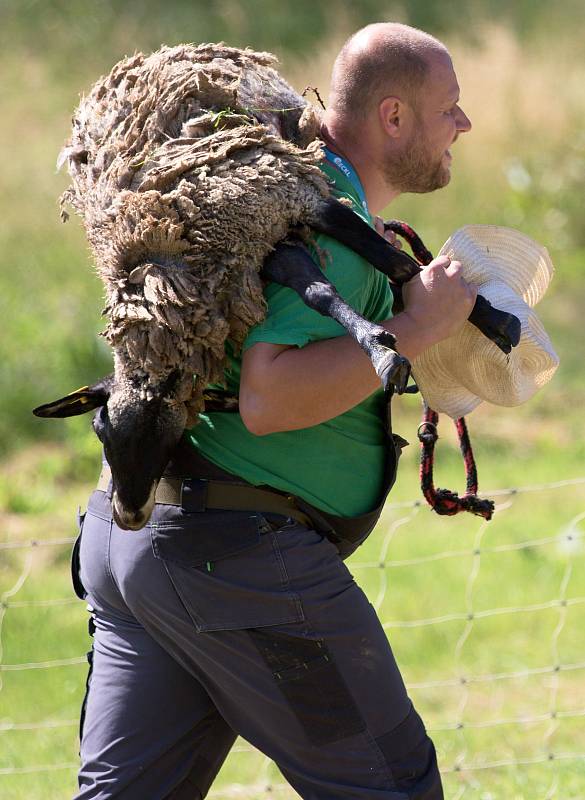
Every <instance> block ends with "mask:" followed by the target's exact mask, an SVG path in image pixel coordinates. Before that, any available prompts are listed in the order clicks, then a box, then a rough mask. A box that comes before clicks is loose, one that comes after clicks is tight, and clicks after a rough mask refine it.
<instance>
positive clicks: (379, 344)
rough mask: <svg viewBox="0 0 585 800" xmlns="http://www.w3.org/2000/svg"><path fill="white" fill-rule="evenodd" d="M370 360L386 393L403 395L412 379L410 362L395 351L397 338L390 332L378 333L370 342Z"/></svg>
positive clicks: (382, 331) (382, 330)
mask: <svg viewBox="0 0 585 800" xmlns="http://www.w3.org/2000/svg"><path fill="white" fill-rule="evenodd" d="M369 345H370V348H369V349H370V358H371V359H372V364H373V365H374V369H375V370H376V373H377V375H378V377H379V378H380V380H381V382H382V386H383V388H384V391H385V392H388V391H390V390H393V391H395V392H396V393H397V394H402V393H403V392H404V390H405V389H406V386H407V384H408V378H409V377H410V361H409V360H408V359H407V358H405V357H404V356H401V355H400V353H397V352H396V350H394V349H393V348H394V346H395V345H396V338H395V337H394V336H393V335H392V334H391V333H389V332H388V331H386V330H384V329H381V331H377V332H376V333H375V334H374V335H373V336H372V337H371V339H370V341H369Z"/></svg>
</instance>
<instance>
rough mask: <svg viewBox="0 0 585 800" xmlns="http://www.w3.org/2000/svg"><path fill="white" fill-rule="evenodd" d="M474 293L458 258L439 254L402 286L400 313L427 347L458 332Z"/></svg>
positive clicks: (469, 312)
mask: <svg viewBox="0 0 585 800" xmlns="http://www.w3.org/2000/svg"><path fill="white" fill-rule="evenodd" d="M476 297H477V288H476V287H475V286H472V285H471V284H469V283H467V282H466V281H465V280H464V279H463V276H462V275H461V264H460V262H459V261H451V260H450V259H449V258H448V257H447V256H439V257H438V258H435V259H434V260H433V261H431V263H430V264H429V265H428V266H426V267H423V269H422V271H421V272H420V274H419V275H417V276H415V277H414V278H412V280H410V281H409V282H408V283H405V284H404V286H403V287H402V299H403V301H404V312H403V313H404V314H405V315H407V316H408V317H410V319H411V320H412V322H413V324H414V327H415V328H416V329H418V330H419V331H420V332H421V335H422V336H423V337H424V341H425V345H426V347H429V346H430V345H431V344H436V343H437V342H440V341H441V340H442V339H447V338H448V337H449V336H453V335H454V334H455V333H457V331H458V330H459V329H460V328H461V326H462V325H463V323H464V322H465V321H466V320H467V318H468V317H469V315H470V314H471V310H472V309H473V305H474V303H475V298H476Z"/></svg>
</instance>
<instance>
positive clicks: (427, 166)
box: [77, 24, 475, 800]
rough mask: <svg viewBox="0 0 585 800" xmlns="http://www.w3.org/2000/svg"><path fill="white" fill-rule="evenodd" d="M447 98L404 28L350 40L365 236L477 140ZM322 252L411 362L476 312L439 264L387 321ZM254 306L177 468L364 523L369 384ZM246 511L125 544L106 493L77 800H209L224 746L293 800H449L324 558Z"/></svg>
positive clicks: (379, 280) (165, 513) (321, 330)
mask: <svg viewBox="0 0 585 800" xmlns="http://www.w3.org/2000/svg"><path fill="white" fill-rule="evenodd" d="M458 99H459V89H458V85H457V80H456V77H455V73H454V71H453V66H452V64H451V59H450V57H449V55H448V53H447V51H446V49H445V48H444V46H443V45H442V44H440V43H439V42H438V41H437V40H435V39H434V38H432V37H430V36H428V35H427V34H424V33H422V32H420V31H417V30H414V29H412V28H408V27H406V26H402V25H396V24H378V25H371V26H368V27H367V28H365V29H363V30H362V31H359V32H358V33H357V34H356V35H354V36H353V37H352V38H351V39H350V40H349V41H348V42H347V43H346V45H345V46H344V48H343V50H342V51H341V53H340V55H339V57H338V58H337V60H336V63H335V67H334V72H333V80H332V92H331V102H330V107H329V110H328V111H327V113H326V115H325V120H324V127H323V138H324V141H325V143H326V145H327V147H328V152H327V158H328V162H327V164H326V165H325V166H324V170H325V171H326V172H327V174H328V175H329V176H330V177H331V178H332V180H334V181H335V189H334V191H335V192H336V193H337V194H338V195H339V196H344V197H346V199H347V200H349V201H350V202H351V203H352V205H353V207H354V210H355V211H356V213H359V214H361V215H362V216H363V217H364V218H365V219H367V220H368V221H371V219H372V218H371V214H377V213H379V212H380V211H381V210H382V209H383V208H384V207H386V206H387V205H388V203H389V202H391V201H392V200H393V199H394V197H396V196H398V195H399V194H400V193H401V192H404V191H413V192H428V191H432V190H434V189H437V188H440V187H442V186H444V185H446V184H447V183H448V181H449V177H450V164H451V154H450V150H449V148H450V147H451V145H452V144H453V142H454V141H455V140H456V139H457V137H458V135H459V134H461V133H464V132H465V131H467V130H469V128H470V127H471V126H470V122H469V120H468V119H467V117H466V116H465V114H464V113H463V111H462V110H461V109H460V107H459V105H458ZM377 227H378V230H379V232H383V229H382V228H381V227H380V222H379V221H378V222H377ZM318 245H319V247H321V248H322V249H326V250H327V251H328V252H329V254H330V264H329V266H328V274H329V276H330V278H331V279H332V281H333V282H334V283H335V284H336V286H337V288H338V289H339V291H340V293H341V294H342V295H343V296H344V298H345V299H346V300H347V301H348V302H350V303H351V304H352V305H353V306H354V307H355V308H356V309H357V310H358V311H360V312H361V313H362V314H364V315H365V316H366V317H368V318H370V319H372V320H373V321H376V322H382V323H383V324H384V326H385V327H386V328H387V329H388V330H389V331H391V332H392V333H394V334H395V336H396V337H397V342H398V349H399V351H400V352H401V353H403V354H404V355H405V356H407V357H408V358H410V359H412V358H414V357H415V356H416V355H417V354H418V353H420V352H421V351H422V350H423V349H424V348H425V347H427V346H429V345H431V344H433V343H434V342H437V341H439V340H441V339H443V338H446V337H447V336H449V335H451V334H452V333H454V332H455V331H456V330H457V329H458V328H459V327H460V326H461V325H462V324H463V322H464V320H465V319H466V318H467V316H468V315H469V313H470V311H471V308H472V306H473V303H474V300H475V290H474V289H473V288H472V287H470V286H468V285H467V284H466V283H465V282H464V281H463V279H462V278H461V276H460V266H459V265H458V264H457V263H455V262H453V263H449V261H448V259H445V258H443V259H441V260H435V261H434V262H433V264H431V265H430V266H429V267H428V268H426V269H425V270H424V271H423V272H422V273H421V276H420V277H418V278H416V279H414V280H413V281H411V282H410V283H409V284H408V285H407V286H405V287H404V293H403V297H404V304H405V309H404V311H403V312H402V313H400V314H397V315H396V316H395V317H392V316H391V307H392V295H391V291H390V289H389V287H388V283H387V281H386V280H385V279H384V278H383V276H382V275H381V274H379V273H378V272H376V271H375V270H374V269H373V268H372V267H370V265H368V264H366V263H365V262H363V261H362V260H361V259H360V258H358V257H357V256H355V254H353V253H350V252H349V251H347V250H346V249H345V248H343V246H342V245H340V244H339V243H337V242H334V241H333V240H330V239H327V238H326V237H319V240H318ZM266 296H267V301H268V316H267V319H266V321H265V322H264V323H263V324H262V325H260V326H258V327H257V328H255V329H253V330H252V331H251V332H250V335H249V337H248V340H247V341H246V344H245V347H244V353H243V356H242V357H241V358H236V357H234V358H233V359H232V362H231V366H230V369H229V370H228V371H227V373H226V381H227V383H228V387H229V388H230V389H232V390H233V391H235V392H238V393H239V398H240V413H239V414H227V413H215V414H210V415H208V416H207V417H206V418H204V419H203V420H202V422H201V423H200V425H198V426H197V427H196V428H194V429H193V430H192V431H188V432H186V436H185V440H184V442H183V451H184V450H185V447H187V449H188V450H189V451H190V452H191V453H192V454H193V463H198V464H199V466H200V465H201V464H204V469H205V470H206V472H205V473H201V472H198V473H197V475H196V477H206V478H210V479H216V478H219V479H220V480H221V479H222V477H223V478H227V479H229V477H230V475H231V476H234V475H235V476H238V477H239V478H242V479H244V480H245V481H247V482H249V483H250V484H254V485H266V486H269V487H273V488H274V489H277V490H280V491H284V492H288V493H290V494H292V495H297V496H298V497H300V498H302V499H303V500H305V501H307V502H309V503H311V504H312V506H314V507H315V508H316V509H317V510H318V511H319V510H320V511H323V512H326V513H328V514H331V515H336V516H338V517H344V518H353V517H359V516H360V515H362V514H364V513H366V512H368V511H370V510H371V509H372V508H373V507H375V506H376V504H377V503H378V502H379V500H380V495H381V494H382V493H383V489H384V485H383V484H384V478H383V473H384V462H385V459H387V457H388V456H387V451H386V435H385V431H384V425H383V420H382V416H383V411H384V399H383V396H382V393H381V391H380V389H379V383H378V379H377V377H376V375H375V373H374V371H373V369H372V366H371V363H370V361H369V359H368V358H367V357H366V356H365V354H364V353H363V352H362V351H361V350H360V349H359V347H358V346H357V345H356V344H355V342H353V341H352V340H350V339H349V337H347V336H346V335H344V332H343V330H342V329H341V328H340V327H339V326H337V324H336V323H335V322H333V321H332V320H330V319H328V318H322V317H320V316H319V315H318V314H316V313H315V312H312V311H310V310H309V309H307V308H306V307H305V306H304V305H303V304H302V303H301V302H300V300H299V299H298V298H297V297H296V295H294V293H293V292H292V291H290V290H288V289H285V288H283V287H280V286H275V285H270V286H268V287H267V289H266ZM192 445H195V446H196V448H194V447H192ZM196 453H198V454H199V455H196ZM201 456H203V457H204V458H205V460H203V461H202V459H201ZM187 459H188V455H187ZM197 459H199V460H198V461H197ZM182 474H184V471H183V473H182ZM257 511H258V513H255V514H251V513H250V512H249V511H248V512H245V511H222V510H216V511H209V510H207V511H205V512H204V513H202V512H197V511H195V512H194V513H193V512H189V510H188V509H187V510H183V509H181V508H178V509H177V507H176V506H172V505H164V504H158V503H157V505H156V507H155V512H154V514H153V522H152V524H151V525H150V526H149V528H147V529H144V530H143V531H140V532H138V533H127V532H123V531H121V530H119V529H118V528H116V526H115V525H113V523H112V521H111V512H110V507H109V498H108V497H107V495H105V493H103V492H95V493H94V495H93V496H92V498H91V501H90V505H89V509H88V513H87V515H86V517H85V520H84V523H83V533H82V536H81V539H80V562H81V564H80V571H79V577H80V579H81V584H82V586H83V593H84V596H86V597H87V599H88V601H89V603H90V606H91V608H92V609H93V619H94V626H95V644H94V651H93V652H94V655H93V670H92V673H91V676H90V679H89V681H88V687H89V690H88V694H87V698H86V703H85V704H84V706H85V708H84V719H83V720H82V741H81V757H82V766H81V771H80V776H79V781H80V791H79V794H78V795H77V797H78V798H84V800H88V798H100V800H102V799H103V798H113V797H120V798H128V800H134V798H136V800H137V799H138V798H140V799H141V800H143V799H144V798H152V800H158V798H160V799H161V800H162V798H172V799H173V800H182V799H184V800H187V798H188V799H189V800H194V798H202V797H204V796H205V795H206V793H207V791H208V789H209V787H210V786H211V783H212V781H213V779H214V777H215V775H216V773H217V771H218V769H219V768H220V766H221V764H222V762H223V760H224V759H225V757H226V755H227V753H228V752H229V749H230V747H231V746H232V744H233V741H234V739H235V736H236V734H240V735H242V736H243V737H245V738H246V739H247V740H248V741H250V742H252V743H253V744H254V745H256V746H257V747H259V748H260V749H261V750H262V751H263V752H265V753H266V754H267V755H269V756H270V757H271V758H273V759H274V760H275V761H276V763H277V764H278V765H279V767H280V769H281V771H282V772H283V774H284V776H285V778H286V779H287V780H288V781H289V782H290V784H291V785H292V786H293V787H294V789H295V790H296V791H297V792H298V793H299V794H300V795H301V796H302V797H303V798H308V799H310V800H317V799H318V800H325V799H326V800H334V799H335V798H363V799H364V800H365V799H367V798H395V800H399V799H400V800H402V799H403V798H406V797H409V798H418V799H419V800H423V799H424V800H437V799H438V798H441V797H443V794H442V789H441V781H440V777H439V773H438V768H437V763H436V757H435V752H434V748H433V745H432V742H431V741H430V739H429V738H428V736H427V735H426V733H425V730H424V727H423V724H422V721H421V720H420V717H419V716H418V715H417V713H416V711H415V710H414V708H413V707H412V704H411V702H410V700H409V699H408V697H407V695H406V692H405V689H404V685H403V682H402V679H401V677H400V673H399V672H398V668H397V666H396V664H395V662H394V658H393V656H392V652H391V649H390V646H389V644H388V641H387V639H386V636H385V634H384V631H383V629H382V627H381V625H380V622H379V620H378V619H377V617H376V615H375V613H374V611H373V609H372V607H371V606H370V604H369V603H368V602H367V600H366V598H365V596H364V594H363V593H362V591H361V590H360V589H359V588H358V587H357V586H356V584H355V583H354V581H353V578H352V576H351V575H350V573H349V571H348V570H347V568H346V567H345V565H344V564H343V562H342V561H341V559H340V558H339V555H338V553H337V549H336V547H335V546H334V544H332V542H331V541H329V540H328V539H327V538H326V537H325V536H323V535H322V534H320V533H318V532H317V531H315V530H313V529H312V528H311V524H310V521H309V520H308V519H307V518H306V517H305V518H303V517H299V515H298V514H296V515H295V514H292V513H291V517H290V518H287V517H286V516H283V515H282V514H278V513H270V512H269V511H267V509H266V508H263V507H258V509H257Z"/></svg>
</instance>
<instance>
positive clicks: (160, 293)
mask: <svg viewBox="0 0 585 800" xmlns="http://www.w3.org/2000/svg"><path fill="white" fill-rule="evenodd" d="M275 63H276V59H275V57H274V56H272V55H271V54H269V53H258V52H254V51H252V50H249V49H245V50H242V49H237V48H232V47H227V46H225V45H223V44H220V45H216V44H203V45H200V46H197V47H196V46H193V45H181V46H178V47H162V48H161V49H160V50H159V51H157V52H155V53H153V54H151V55H149V56H145V55H143V54H141V53H138V54H136V55H134V56H132V57H130V58H126V59H124V60H122V61H121V62H119V63H118V64H116V65H115V66H114V68H113V69H112V70H111V72H110V73H109V75H107V76H106V77H104V78H102V79H100V80H99V81H98V82H97V83H96V84H95V85H94V87H93V89H92V90H91V92H90V93H89V95H88V96H87V97H85V98H83V99H82V101H81V103H80V105H79V107H78V109H77V111H76V113H75V115H74V118H73V131H72V135H71V138H70V140H69V142H68V143H67V145H66V146H65V147H64V149H63V151H62V153H61V155H60V161H59V164H63V163H66V164H67V167H68V171H69V174H70V176H71V179H72V181H71V186H70V187H69V188H68V189H67V190H66V191H65V193H64V195H63V197H62V201H61V202H62V208H63V217H64V219H65V218H66V217H67V213H66V211H65V209H64V207H65V206H66V205H67V204H70V205H71V206H72V207H73V209H74V210H75V211H76V212H77V213H78V214H79V215H80V216H81V217H82V219H83V222H84V225H85V230H86V233H87V238H88V241H89V244H90V246H91V250H92V252H93V256H94V259H95V262H96V266H97V271H98V273H99V275H100V277H101V278H102V280H103V282H104V284H105V293H106V305H105V310H104V314H105V315H106V316H107V320H108V321H107V326H106V328H105V331H104V333H103V335H104V336H105V338H106V340H107V341H108V343H109V344H110V345H111V347H112V349H113V352H114V373H113V376H108V378H106V379H104V380H102V381H99V382H98V383H97V384H95V385H94V386H93V387H85V388H84V389H83V390H80V391H79V392H77V393H73V394H72V395H69V396H68V397H67V398H62V399H61V400H59V401H55V402H53V403H49V404H45V405H44V406H41V407H39V408H38V409H35V413H37V415H39V416H67V415H71V414H74V413H82V412H83V411H86V410H91V409H93V408H96V407H99V406H104V409H103V412H102V414H101V421H100V430H99V434H100V437H101V438H102V441H103V444H104V449H105V454H106V457H107V459H108V462H109V464H110V466H111V469H112V476H113V486H114V492H113V498H112V505H113V513H114V517H115V520H116V522H117V524H118V525H119V526H120V527H122V528H126V529H134V530H136V529H139V528H141V527H143V525H144V524H145V523H146V522H147V520H148V518H149V516H150V513H151V511H152V507H153V505H154V496H155V489H156V485H157V483H158V480H159V479H160V476H161V475H162V473H163V470H164V468H165V465H166V463H167V462H168V460H169V457H170V454H171V452H172V450H173V448H174V447H175V446H176V444H177V442H178V440H179V439H180V437H181V435H182V433H183V431H184V429H185V427H186V426H191V425H193V424H195V423H196V422H197V420H198V414H199V412H201V411H202V410H203V409H204V407H205V399H204V392H205V390H206V387H207V386H208V385H209V384H210V383H218V382H221V381H222V378H223V370H224V367H225V365H226V352H225V344H226V341H227V340H228V339H229V341H230V343H231V345H232V347H233V348H234V350H235V352H238V350H239V349H240V348H241V346H242V344H243V342H244V339H245V337H246V334H247V332H248V331H249V329H250V328H251V327H252V326H253V325H255V324H257V323H259V322H261V321H262V320H263V318H264V316H265V301H264V297H263V292H262V289H263V280H273V281H276V282H278V283H282V284H284V285H287V286H290V287H291V288H293V289H294V290H295V291H297V292H298V293H299V294H300V295H301V297H302V298H303V299H304V300H305V302H306V303H307V304H308V305H310V306H311V307H312V308H315V309H316V310H317V311H319V312H320V313H324V314H328V315H330V316H332V317H333V318H334V319H336V320H338V321H339V322H340V323H341V324H342V325H344V326H345V327H346V329H347V330H348V332H349V333H350V334H351V335H353V336H354V338H355V339H356V340H357V341H358V342H359V344H360V345H361V346H362V347H363V349H364V350H365V351H366V352H367V353H368V355H369V356H370V358H371V359H372V362H373V364H374V367H375V369H376V371H377V373H378V375H379V376H380V378H381V381H382V384H383V386H384V388H385V389H387V390H390V389H391V388H393V387H394V388H396V389H397V390H398V391H402V390H403V389H404V388H405V385H406V382H407V379H408V373H409V364H408V362H407V360H406V359H405V358H403V357H402V356H400V355H399V354H398V353H396V352H395V350H394V347H395V339H394V337H393V336H392V335H391V334H390V333H388V332H387V331H385V330H384V328H382V327H381V326H379V325H374V324H372V323H370V322H368V321H366V320H364V319H363V318H361V317H359V315H357V314H356V312H354V311H353V310H352V309H351V308H349V306H347V305H346V304H345V303H344V302H343V301H342V299H341V298H340V297H339V295H338V294H337V292H336V291H335V288H334V287H333V286H332V284H331V283H330V282H329V281H328V280H327V278H326V277H325V274H324V273H323V271H322V270H321V269H320V268H319V267H318V266H317V265H316V264H315V262H314V261H313V259H312V258H311V257H310V255H309V253H308V251H307V249H306V248H305V247H304V245H303V244H302V243H301V241H302V240H304V241H307V238H308V235H309V229H314V230H317V231H320V232H325V233H328V234H330V235H332V236H335V237H336V238H337V239H339V240H340V241H342V242H343V243H344V244H348V245H349V246H350V247H352V248H353V249H354V250H356V251H357V252H358V253H360V255H363V256H364V257H366V258H367V260H368V261H369V262H370V263H371V264H373V265H374V266H375V267H377V268H378V269H381V270H383V271H384V272H385V273H386V274H388V275H389V276H390V277H391V278H392V280H394V281H395V282H396V283H402V282H404V281H405V280H408V279H410V278H411V277H412V276H413V275H414V274H416V272H417V271H418V269H419V267H418V265H417V263H416V262H415V261H414V260H413V259H411V258H410V257H409V256H408V255H406V254H404V253H402V252H400V251H399V250H397V249H395V248H393V247H392V246H391V245H390V244H389V243H388V242H387V241H386V240H385V239H384V238H383V237H381V236H379V235H378V234H377V233H376V232H375V231H373V230H372V229H371V228H370V227H369V226H368V225H367V224H366V223H365V222H363V220H361V219H360V218H359V217H358V216H357V215H356V214H354V213H353V212H352V211H351V209H350V208H348V207H347V206H345V205H343V204H342V203H339V202H338V201H336V200H334V199H333V198H332V197H331V195H330V187H329V184H328V181H327V178H326V177H325V175H324V173H323V172H322V171H321V169H320V167H319V164H320V162H321V160H322V158H323V151H322V144H321V142H320V141H319V139H318V133H319V124H320V120H319V115H318V113H317V111H316V110H315V109H314V108H313V107H312V106H311V105H310V104H309V103H308V102H307V101H306V100H305V99H304V98H303V97H302V96H300V95H299V94H297V93H296V92H295V91H294V90H293V89H292V88H291V87H290V86H289V85H288V84H287V83H286V82H285V81H284V80H283V79H282V78H281V76H280V75H279V74H278V72H277V71H276V69H275V68H274V64H275ZM322 260H325V257H324V256H323V259H322ZM478 312H479V319H480V322H481V323H482V324H483V325H484V328H485V329H486V331H488V332H489V333H490V335H491V336H492V338H499V339H500V341H501V342H503V346H504V347H506V346H508V347H509V346H510V345H509V341H508V340H509V336H508V333H509V331H507V330H504V331H503V328H502V324H501V320H500V321H499V322H498V323H497V324H496V325H495V326H494V325H493V321H491V322H490V321H488V322H487V323H486V315H485V309H484V310H483V312H482V310H481V309H478ZM472 319H473V314H472ZM507 324H508V322H506V325H507ZM504 327H506V326H504Z"/></svg>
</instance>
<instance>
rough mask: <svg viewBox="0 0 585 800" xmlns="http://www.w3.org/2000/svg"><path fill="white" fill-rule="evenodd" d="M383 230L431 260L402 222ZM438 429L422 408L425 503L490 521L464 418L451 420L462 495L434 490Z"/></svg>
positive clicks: (431, 415) (491, 505) (490, 509)
mask: <svg viewBox="0 0 585 800" xmlns="http://www.w3.org/2000/svg"><path fill="white" fill-rule="evenodd" d="M384 227H385V229H386V230H392V231H394V233H397V234H399V235H400V236H402V237H403V238H404V239H405V240H406V241H407V242H408V244H409V246H410V249H411V250H412V252H413V255H414V257H415V258H416V260H417V261H418V263H419V264H421V265H422V266H426V265H427V264H430V262H431V261H432V260H433V255H432V253H431V252H430V251H429V250H427V248H426V247H425V245H424V243H423V241H422V239H421V238H420V236H418V235H417V233H416V232H415V231H414V230H413V229H412V228H411V227H410V225H407V224H406V222H400V221H399V220H391V221H390V222H387V223H385V225H384ZM438 426H439V415H438V413H437V412H436V411H434V410H433V409H432V408H429V406H427V405H426V404H425V406H424V411H423V418H422V422H421V424H420V425H419V426H418V434H417V435H418V439H419V441H420V444H421V456H420V485H421V489H422V493H423V495H424V497H425V500H426V501H427V503H428V504H429V505H430V506H431V508H433V509H434V510H435V511H436V512H437V514H442V515H446V516H453V515H454V514H459V513H460V512H461V511H469V512H470V513H471V514H477V515H478V516H480V517H484V519H486V520H490V519H491V518H492V515H493V513H494V503H493V501H492V500H486V499H482V498H480V497H478V496H477V488H478V483H477V467H476V465H475V458H474V456H473V449H472V447H471V442H470V440H469V433H468V431H467V424H466V422H465V418H464V417H459V419H456V420H455V427H456V429H457V437H458V439H459V448H460V450H461V453H462V455H463V461H464V463H465V478H466V481H465V482H466V486H465V494H464V495H463V496H462V497H459V495H458V494H457V492H451V491H450V490H449V489H436V488H435V485H434V480H433V466H434V458H435V444H436V442H437V439H438V438H439V432H438Z"/></svg>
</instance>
